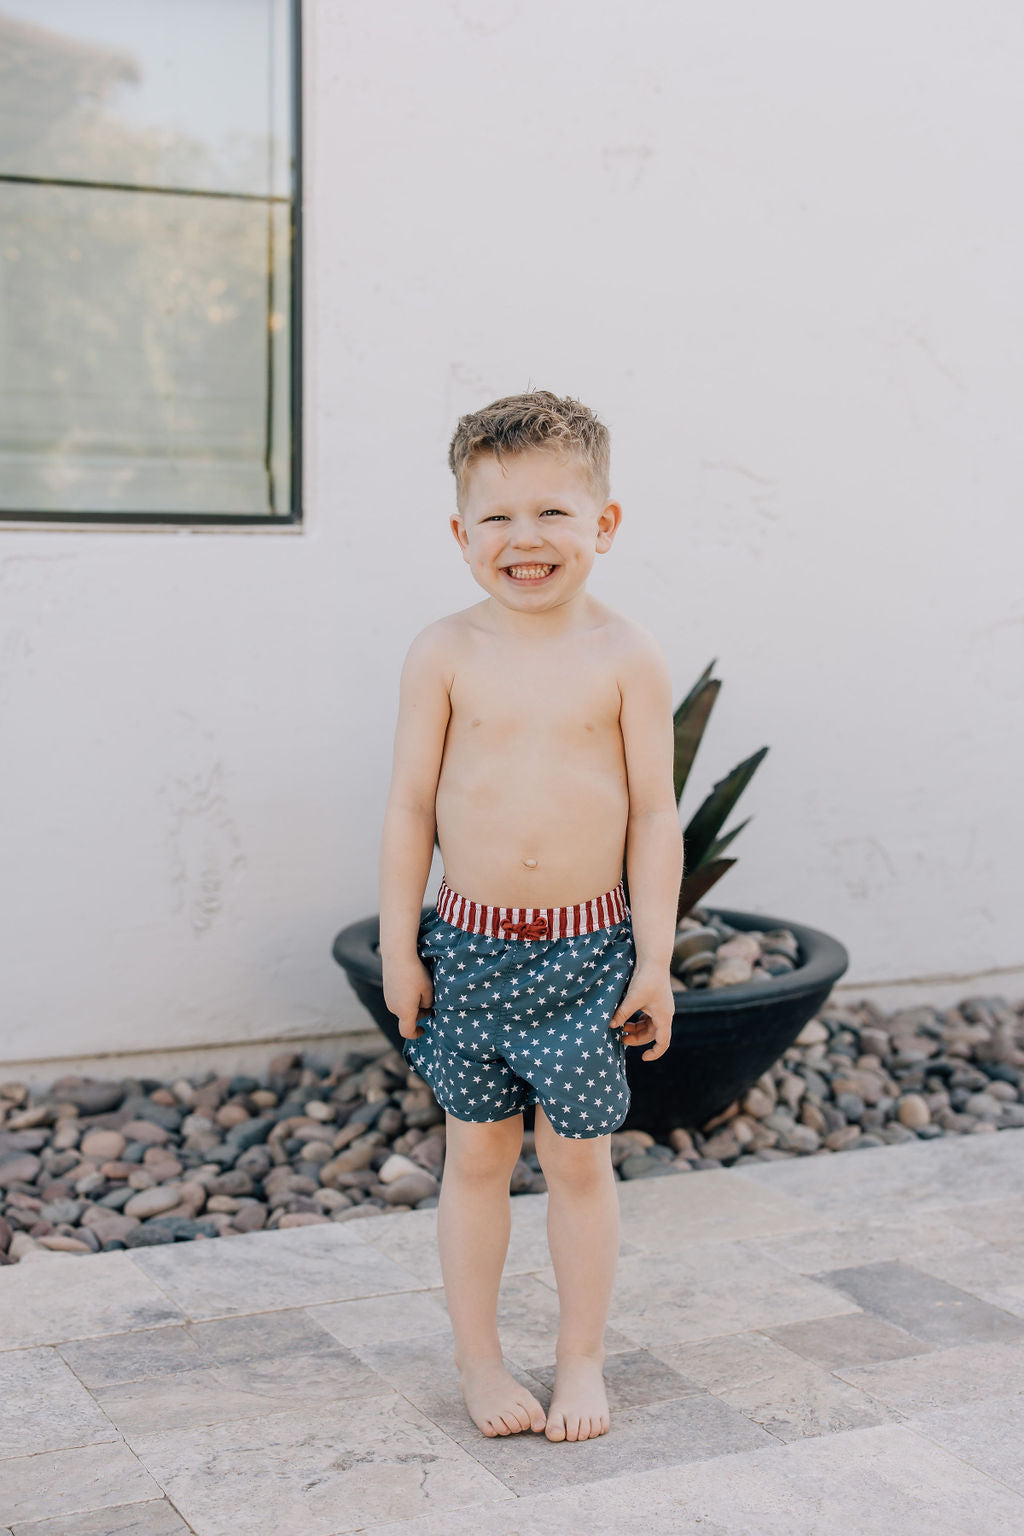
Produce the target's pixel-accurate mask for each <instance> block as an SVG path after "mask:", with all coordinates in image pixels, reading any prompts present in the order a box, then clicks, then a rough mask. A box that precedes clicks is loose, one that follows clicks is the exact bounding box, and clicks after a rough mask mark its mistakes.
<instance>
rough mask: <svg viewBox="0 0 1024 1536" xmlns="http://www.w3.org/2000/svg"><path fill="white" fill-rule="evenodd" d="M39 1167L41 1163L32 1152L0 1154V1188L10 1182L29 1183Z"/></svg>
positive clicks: (7, 1185)
mask: <svg viewBox="0 0 1024 1536" xmlns="http://www.w3.org/2000/svg"><path fill="white" fill-rule="evenodd" d="M41 1167H42V1163H41V1162H40V1160H39V1158H38V1157H36V1156H35V1155H34V1153H32V1152H15V1153H11V1154H7V1155H4V1154H0V1189H6V1188H8V1187H9V1186H10V1185H11V1184H31V1183H32V1181H33V1179H34V1178H35V1176H36V1174H37V1173H38V1172H39V1170H40V1168H41Z"/></svg>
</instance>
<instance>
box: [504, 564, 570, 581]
mask: <svg viewBox="0 0 1024 1536" xmlns="http://www.w3.org/2000/svg"><path fill="white" fill-rule="evenodd" d="M503 569H504V571H505V575H506V576H509V577H511V579H512V580H513V581H518V582H520V583H522V584H523V585H526V584H528V583H529V582H534V581H544V580H546V579H547V577H548V576H550V575H551V573H552V571H557V569H558V567H557V565H506V566H505V567H504V568H503Z"/></svg>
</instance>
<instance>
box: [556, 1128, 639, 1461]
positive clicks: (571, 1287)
mask: <svg viewBox="0 0 1024 1536" xmlns="http://www.w3.org/2000/svg"><path fill="white" fill-rule="evenodd" d="M535 1134H536V1146H537V1156H538V1158H539V1159H540V1165H541V1167H542V1168H543V1170H544V1177H545V1179H546V1180H547V1186H548V1246H549V1247H550V1249H551V1261H552V1264H553V1265H554V1269H555V1278H556V1280H557V1282H558V1300H559V1308H560V1313H561V1320H560V1324H559V1331H558V1345H557V1348H556V1361H557V1368H556V1374H555V1390H554V1393H553V1395H552V1398H551V1406H550V1407H549V1409H548V1413H547V1428H546V1434H547V1436H548V1439H549V1440H587V1439H591V1438H592V1437H593V1436H594V1435H603V1434H605V1433H606V1432H607V1430H608V1427H609V1422H610V1421H609V1416H608V1398H607V1396H606V1394H605V1388H604V1375H603V1370H602V1367H603V1365H604V1330H605V1324H606V1322H607V1319H608V1308H609V1305H610V1304H611V1295H612V1286H613V1284H614V1281H615V1267H616V1263H617V1261H618V1256H619V1198H618V1193H617V1191H616V1188H615V1174H614V1172H613V1171H612V1161H611V1145H610V1137H609V1136H592V1137H582V1136H581V1137H579V1138H578V1139H577V1138H576V1137H568V1136H560V1135H559V1134H558V1132H557V1131H556V1130H555V1129H554V1127H553V1126H552V1124H551V1121H550V1120H549V1119H548V1117H547V1115H546V1114H545V1113H544V1109H543V1107H542V1105H540V1104H538V1105H537V1119H536V1132H535Z"/></svg>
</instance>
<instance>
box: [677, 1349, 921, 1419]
mask: <svg viewBox="0 0 1024 1536" xmlns="http://www.w3.org/2000/svg"><path fill="white" fill-rule="evenodd" d="M658 1353H659V1354H660V1355H661V1356H662V1358H663V1359H665V1360H667V1361H668V1362H669V1363H670V1364H671V1365H673V1366H674V1367H675V1368H676V1369H677V1370H679V1371H681V1372H682V1374H683V1375H684V1376H689V1377H690V1378H691V1379H692V1380H693V1381H695V1382H698V1383H699V1384H700V1385H701V1386H702V1387H705V1388H706V1389H707V1390H708V1391H709V1392H713V1393H714V1394H715V1396H716V1397H719V1398H721V1400H722V1401H723V1402H725V1403H728V1404H729V1405H730V1407H732V1408H738V1409H739V1411H740V1412H741V1413H745V1414H746V1415H747V1417H748V1418H750V1419H753V1421H754V1423H755V1424H760V1425H761V1426H762V1428H764V1429H766V1430H768V1431H769V1433H770V1434H773V1435H775V1437H776V1438H777V1439H779V1440H797V1439H799V1438H801V1437H802V1436H804V1435H822V1434H829V1433H834V1432H836V1431H838V1430H850V1429H860V1428H863V1427H864V1426H866V1425H868V1424H881V1423H883V1422H885V1421H886V1420H888V1419H890V1418H891V1417H892V1414H891V1413H889V1412H888V1411H887V1410H886V1409H885V1408H884V1407H883V1406H882V1405H881V1404H880V1403H877V1402H875V1401H874V1400H873V1399H872V1398H870V1397H867V1396H866V1395H865V1394H864V1393H863V1392H861V1391H858V1390H857V1389H856V1388H855V1387H851V1386H849V1385H848V1384H847V1383H846V1382H843V1381H838V1380H837V1379H836V1378H835V1377H834V1376H830V1375H829V1373H828V1372H827V1371H823V1370H822V1369H821V1368H820V1367H819V1366H816V1365H812V1364H811V1362H810V1361H809V1360H805V1359H803V1358H802V1357H801V1356H800V1355H796V1354H794V1353H793V1352H792V1350H789V1349H785V1348H783V1346H782V1345H781V1344H776V1343H775V1341H774V1340H772V1339H768V1338H765V1336H764V1335H763V1334H761V1333H736V1334H730V1335H727V1336H726V1337H724V1338H719V1339H706V1340H704V1341H703V1342H702V1343H700V1344H675V1345H671V1346H669V1347H666V1348H664V1349H661V1350H659V1351H658Z"/></svg>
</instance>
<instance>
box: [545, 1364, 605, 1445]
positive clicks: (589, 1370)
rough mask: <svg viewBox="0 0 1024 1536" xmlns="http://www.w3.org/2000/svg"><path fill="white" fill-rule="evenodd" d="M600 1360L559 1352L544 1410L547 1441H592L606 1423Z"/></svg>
mask: <svg viewBox="0 0 1024 1536" xmlns="http://www.w3.org/2000/svg"><path fill="white" fill-rule="evenodd" d="M610 1422H611V1421H610V1419H609V1416H608V1397H607V1394H606V1393H605V1390H604V1374H603V1371H602V1362H601V1361H600V1360H598V1359H596V1358H595V1357H594V1356H593V1355H560V1356H559V1358H558V1368H557V1370H556V1372H555V1390H554V1393H553V1394H552V1397H551V1407H550V1408H549V1409H548V1421H547V1428H546V1429H545V1431H544V1433H545V1434H546V1435H547V1437H548V1439H549V1440H593V1438H594V1436H595V1435H606V1434H607V1433H608V1427H609V1424H610Z"/></svg>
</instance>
